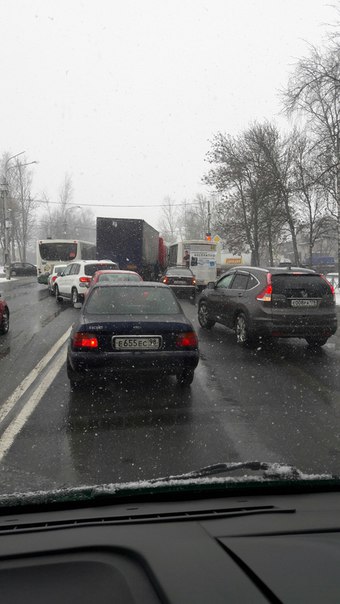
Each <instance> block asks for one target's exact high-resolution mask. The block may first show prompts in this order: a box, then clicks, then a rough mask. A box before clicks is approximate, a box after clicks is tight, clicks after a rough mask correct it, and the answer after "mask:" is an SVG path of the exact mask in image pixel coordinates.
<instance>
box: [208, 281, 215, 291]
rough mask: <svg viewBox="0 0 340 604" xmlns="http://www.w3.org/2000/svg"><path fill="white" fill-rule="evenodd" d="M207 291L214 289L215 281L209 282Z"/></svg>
mask: <svg viewBox="0 0 340 604" xmlns="http://www.w3.org/2000/svg"><path fill="white" fill-rule="evenodd" d="M207 288H208V289H215V281H209V283H208V285H207Z"/></svg>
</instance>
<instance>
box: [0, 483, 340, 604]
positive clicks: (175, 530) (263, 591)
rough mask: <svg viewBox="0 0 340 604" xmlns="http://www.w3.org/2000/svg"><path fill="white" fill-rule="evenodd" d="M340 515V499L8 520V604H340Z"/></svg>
mask: <svg viewBox="0 0 340 604" xmlns="http://www.w3.org/2000/svg"><path fill="white" fill-rule="evenodd" d="M88 505H89V504H88ZM339 512H340V493H337V492H330V493H316V494H315V493H312V494H296V495H293V494H292V495H270V496H258V495H256V496H253V495H252V496H235V497H216V498H206V499H192V500H184V501H183V500H181V501H178V500H175V501H170V502H169V501H168V502H167V501H159V502H147V501H146V502H141V503H138V502H135V501H133V502H131V501H130V502H129V503H119V504H113V505H100V506H95V507H82V508H76V509H59V510H58V509H55V510H54V511H53V510H52V511H43V510H40V511H39V512H33V511H24V512H20V511H19V512H18V511H16V513H15V514H12V513H8V512H6V515H3V514H2V516H1V518H0V593H1V602H2V604H9V603H10V604H14V603H16V602H23V601H24V602H25V604H31V603H32V604H33V603H34V604H40V603H42V602H44V603H46V602H49V603H57V602H58V603H60V602H72V604H77V603H78V602H79V603H82V604H87V603H91V604H93V603H94V602H96V603H98V604H99V603H105V604H106V603H111V602H112V603H115V604H117V603H119V604H125V603H126V604H127V603H129V604H135V603H136V604H137V603H148V604H153V603H156V602H166V603H176V604H188V603H189V602H193V603H195V604H203V603H204V604H206V603H208V602H211V603H214V604H219V603H221V604H222V603H223V604H225V603H227V602H251V603H254V604H255V603H260V602H261V603H262V602H268V601H269V602H296V603H301V602H309V603H313V602H318V603H320V602H325V603H326V602H327V603H328V602H339V601H340V573H339V568H340V532H339V531H340V513H339Z"/></svg>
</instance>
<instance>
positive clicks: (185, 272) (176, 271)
mask: <svg viewBox="0 0 340 604" xmlns="http://www.w3.org/2000/svg"><path fill="white" fill-rule="evenodd" d="M166 274H167V275H181V277H192V276H193V274H192V272H191V270H190V269H188V268H181V267H179V268H169V269H168V270H167V271H166Z"/></svg>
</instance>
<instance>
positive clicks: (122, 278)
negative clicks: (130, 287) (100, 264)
mask: <svg viewBox="0 0 340 604" xmlns="http://www.w3.org/2000/svg"><path fill="white" fill-rule="evenodd" d="M127 281H129V282H130V281H143V279H142V277H141V276H140V275H139V274H138V273H135V272H134V271H119V270H112V271H111V270H103V271H97V272H96V273H95V274H94V275H93V277H92V279H91V281H90V285H89V289H88V290H87V293H88V292H89V290H90V288H91V287H93V285H96V284H97V283H120V282H122V283H126V282H127Z"/></svg>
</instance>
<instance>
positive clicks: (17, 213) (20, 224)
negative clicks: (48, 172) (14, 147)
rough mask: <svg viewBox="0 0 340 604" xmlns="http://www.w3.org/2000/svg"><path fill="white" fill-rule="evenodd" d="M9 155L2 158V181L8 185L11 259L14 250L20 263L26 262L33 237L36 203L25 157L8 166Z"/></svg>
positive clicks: (30, 171) (6, 154)
mask: <svg viewBox="0 0 340 604" xmlns="http://www.w3.org/2000/svg"><path fill="white" fill-rule="evenodd" d="M9 157H10V153H8V152H6V153H4V154H3V157H2V171H3V179H4V180H5V181H6V182H7V185H8V192H9V194H8V210H9V212H10V218H11V224H12V227H11V248H12V259H15V255H16V248H17V250H18V254H19V258H20V260H21V261H23V262H25V261H26V256H27V249H28V246H29V244H30V241H31V239H32V237H33V232H34V228H35V220H36V208H37V202H36V200H35V199H34V196H33V194H32V170H30V169H29V162H27V160H26V158H25V156H21V157H20V159H19V158H18V157H17V158H16V160H15V162H12V163H11V165H8V158H9Z"/></svg>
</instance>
